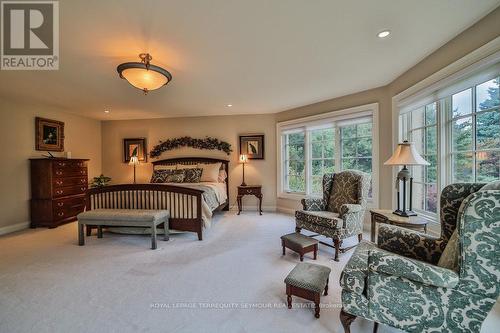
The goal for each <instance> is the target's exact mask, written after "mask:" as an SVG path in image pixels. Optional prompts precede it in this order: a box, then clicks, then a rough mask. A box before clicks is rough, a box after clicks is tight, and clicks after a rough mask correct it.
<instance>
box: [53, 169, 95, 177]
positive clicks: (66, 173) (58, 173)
mask: <svg viewBox="0 0 500 333" xmlns="http://www.w3.org/2000/svg"><path fill="white" fill-rule="evenodd" d="M53 170H54V171H53V173H54V177H58V178H60V177H77V176H86V175H87V169H86V168H77V167H73V168H70V167H61V168H54V169H53Z"/></svg>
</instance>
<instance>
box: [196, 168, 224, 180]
mask: <svg viewBox="0 0 500 333" xmlns="http://www.w3.org/2000/svg"><path fill="white" fill-rule="evenodd" d="M221 166H222V163H211V164H205V163H200V164H198V168H200V169H203V172H202V173H201V179H200V181H201V182H212V183H217V182H218V181H219V170H220V167H221Z"/></svg>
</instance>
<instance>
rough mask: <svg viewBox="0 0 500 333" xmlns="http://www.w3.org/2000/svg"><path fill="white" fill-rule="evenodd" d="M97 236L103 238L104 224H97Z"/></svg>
mask: <svg viewBox="0 0 500 333" xmlns="http://www.w3.org/2000/svg"><path fill="white" fill-rule="evenodd" d="M97 238H102V225H99V226H97Z"/></svg>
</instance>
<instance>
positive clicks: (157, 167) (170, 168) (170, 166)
mask: <svg viewBox="0 0 500 333" xmlns="http://www.w3.org/2000/svg"><path fill="white" fill-rule="evenodd" d="M176 169H177V166H176V165H175V164H173V165H157V166H155V170H176Z"/></svg>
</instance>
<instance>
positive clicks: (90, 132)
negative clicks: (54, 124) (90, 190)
mask: <svg viewBox="0 0 500 333" xmlns="http://www.w3.org/2000/svg"><path fill="white" fill-rule="evenodd" d="M35 117H44V118H49V119H55V120H59V121H63V122H64V133H65V140H64V147H65V149H66V151H71V153H72V157H74V158H78V157H80V158H89V159H90V161H89V177H94V176H96V175H99V173H100V171H101V123H100V121H98V120H93V119H89V118H83V117H79V116H75V115H72V114H69V113H66V112H62V111H57V110H55V108H54V109H49V108H43V107H39V106H37V105H30V104H27V103H25V102H19V101H16V102H14V101H9V100H5V99H0V133H2V137H3V148H2V153H1V156H2V158H1V167H0V169H1V172H0V184H2V186H1V187H0V211H1V212H2V214H1V217H0V232H1V231H2V230H1V228H3V227H6V226H14V227H13V228H15V225H18V224H22V223H27V222H28V221H29V220H30V213H29V200H30V174H29V161H28V159H29V158H30V157H41V155H42V154H45V153H46V152H42V151H36V150H35ZM53 154H54V155H56V156H59V155H60V153H53ZM4 230H5V229H4ZM7 231H9V228H7Z"/></svg>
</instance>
